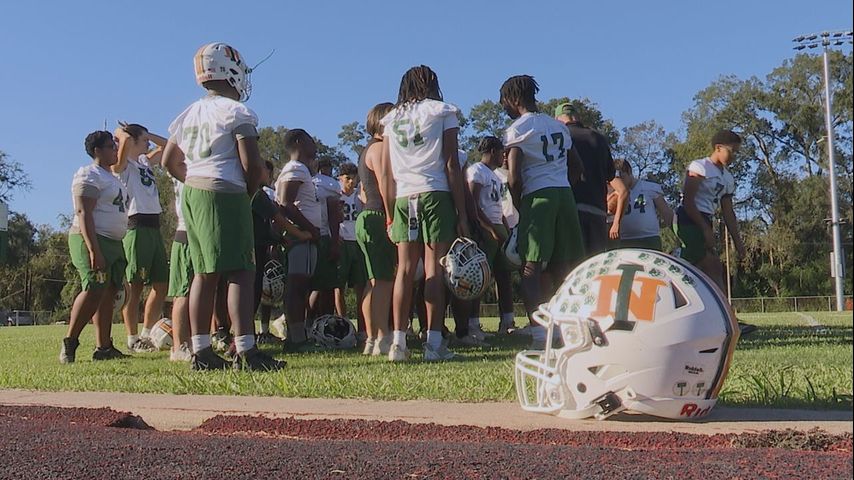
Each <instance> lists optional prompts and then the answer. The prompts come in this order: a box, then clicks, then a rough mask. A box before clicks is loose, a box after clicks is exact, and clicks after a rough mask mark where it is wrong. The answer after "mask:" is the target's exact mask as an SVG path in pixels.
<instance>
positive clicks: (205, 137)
mask: <svg viewBox="0 0 854 480" xmlns="http://www.w3.org/2000/svg"><path fill="white" fill-rule="evenodd" d="M257 126H258V117H257V116H256V115H255V112H253V111H252V110H250V109H249V108H247V107H246V105H243V104H242V103H240V102H237V101H235V100H232V99H230V98H226V97H223V96H219V95H208V96H206V97H203V98H201V99H199V100H197V101H195V102H193V103H192V104H191V105H190V106H189V107H187V109H186V110H184V111H183V112H181V114H180V115H178V118H176V119H175V121H173V122H172V124H171V125H169V139H170V140H171V141H173V142H174V143H176V144H178V146H179V147H181V151H182V152H184V157H185V159H186V162H187V181H189V182H190V184H191V185H193V182H192V180H191V179H194V178H201V179H213V180H216V181H219V182H225V183H226V184H228V185H229V186H231V187H232V188H231V190H232V191H239V190H240V189H244V190H245V189H246V180H245V179H244V177H243V167H242V166H241V164H240V158H239V157H238V155H237V136H257V135H258V133H257V131H256V127H257Z"/></svg>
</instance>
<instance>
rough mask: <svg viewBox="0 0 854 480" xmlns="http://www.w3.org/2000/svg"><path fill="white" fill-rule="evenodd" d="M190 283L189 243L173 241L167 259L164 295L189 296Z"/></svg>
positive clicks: (191, 274)
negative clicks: (167, 284)
mask: <svg viewBox="0 0 854 480" xmlns="http://www.w3.org/2000/svg"><path fill="white" fill-rule="evenodd" d="M191 283H193V262H192V261H191V260H190V245H189V244H187V243H181V242H178V241H173V242H172V255H171V256H170V259H169V289H168V291H167V293H166V295H167V296H169V297H172V298H176V297H189V296H190V284H191Z"/></svg>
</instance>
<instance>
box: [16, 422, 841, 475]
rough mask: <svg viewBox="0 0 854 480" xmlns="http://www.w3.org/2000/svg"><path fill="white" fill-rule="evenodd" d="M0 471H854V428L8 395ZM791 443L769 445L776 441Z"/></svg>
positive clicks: (829, 472) (78, 473)
mask: <svg viewBox="0 0 854 480" xmlns="http://www.w3.org/2000/svg"><path fill="white" fill-rule="evenodd" d="M0 435H2V442H3V444H2V449H0V478H4V479H5V478H25V479H53V478H57V479H58V478H63V479H67V478H75V479H76V478H85V479H101V478H105V479H120V478H133V479H135V480H139V479H144V480H149V479H159V478H172V479H183V478H191V479H202V478H235V479H236V478H248V479H251V478H261V479H266V478H270V479H276V480H279V479H290V478H295V479H300V480H302V479H312V478H333V479H349V478H359V479H383V478H393V479H422V478H430V479H433V478H436V479H440V478H460V479H499V478H521V479H534V478H543V479H551V478H608V479H623V478H679V479H687V478H703V479H717V478H848V479H850V478H852V474H854V466H852V440H851V435H850V434H845V435H836V436H832V435H827V434H822V433H819V432H810V433H808V434H803V433H795V432H775V433H766V434H741V435H734V434H729V435H713V436H704V435H689V434H670V433H615V432H606V433H593V432H570V431H563V430H534V431H529V432H517V431H513V430H506V429H501V428H479V427H466V426H460V427H446V426H438V425H433V424H429V425H423V424H421V425H413V424H408V423H405V422H400V421H398V422H377V421H364V420H294V419H268V418H261V417H214V418H212V419H210V420H208V421H207V422H205V423H204V424H203V425H201V426H200V427H198V428H197V429H195V430H193V431H189V432H158V431H156V430H153V429H151V428H150V427H148V426H147V425H146V424H145V423H144V422H143V421H142V420H141V419H139V418H138V417H135V416H133V415H130V414H126V413H121V412H115V411H112V410H108V409H62V408H53V407H10V406H0ZM769 445H770V446H775V447H780V446H785V447H787V448H768V446H769Z"/></svg>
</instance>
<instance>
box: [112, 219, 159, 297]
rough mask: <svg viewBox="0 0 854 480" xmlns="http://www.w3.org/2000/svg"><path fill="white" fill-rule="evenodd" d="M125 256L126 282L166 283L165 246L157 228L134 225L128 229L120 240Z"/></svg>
mask: <svg viewBox="0 0 854 480" xmlns="http://www.w3.org/2000/svg"><path fill="white" fill-rule="evenodd" d="M122 243H123V244H124V247H125V257H127V262H128V266H127V270H126V272H125V275H126V278H127V281H128V283H135V282H142V283H144V284H145V285H151V284H152V283H166V281H167V280H169V267H168V265H167V263H166V248H164V247H163V236H162V235H160V229H159V228H152V227H136V228H132V229H130V230H128V233H127V234H125V238H124V239H123V240H122Z"/></svg>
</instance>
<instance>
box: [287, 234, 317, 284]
mask: <svg viewBox="0 0 854 480" xmlns="http://www.w3.org/2000/svg"><path fill="white" fill-rule="evenodd" d="M285 258H286V259H287V260H286V261H287V265H285V268H286V269H287V272H288V275H305V276H306V277H311V276H313V275H314V270H315V269H316V268H317V245H315V244H313V243H311V242H299V243H294V244H291V245H290V246H288V249H287V255H286V256H285Z"/></svg>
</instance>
